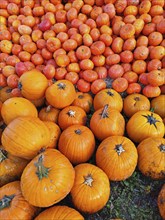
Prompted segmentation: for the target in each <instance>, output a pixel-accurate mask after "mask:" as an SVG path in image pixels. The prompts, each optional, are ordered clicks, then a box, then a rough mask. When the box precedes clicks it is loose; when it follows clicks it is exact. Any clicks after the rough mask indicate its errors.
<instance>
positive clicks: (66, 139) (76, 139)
mask: <svg viewBox="0 0 165 220" xmlns="http://www.w3.org/2000/svg"><path fill="white" fill-rule="evenodd" d="M58 149H59V150H60V152H61V153H62V154H64V155H65V156H66V157H67V158H68V159H69V160H70V162H71V163H73V164H79V163H83V162H87V161H88V160H89V159H90V157H91V156H92V154H93V152H94V149H95V138H94V135H93V133H92V131H91V130H90V129H89V128H88V127H86V126H83V125H72V126H70V127H68V128H67V129H65V130H64V131H63V132H62V134H61V136H60V139H59V143H58Z"/></svg>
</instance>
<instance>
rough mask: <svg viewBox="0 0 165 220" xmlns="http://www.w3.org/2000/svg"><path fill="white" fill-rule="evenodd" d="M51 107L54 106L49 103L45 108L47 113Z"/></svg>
mask: <svg viewBox="0 0 165 220" xmlns="http://www.w3.org/2000/svg"><path fill="white" fill-rule="evenodd" d="M51 108H52V106H51V105H48V106H47V107H46V109H45V112H46V113H48V112H50V110H51Z"/></svg>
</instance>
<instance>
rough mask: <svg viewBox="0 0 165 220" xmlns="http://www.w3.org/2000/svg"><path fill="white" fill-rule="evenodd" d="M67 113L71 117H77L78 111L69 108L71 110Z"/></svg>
mask: <svg viewBox="0 0 165 220" xmlns="http://www.w3.org/2000/svg"><path fill="white" fill-rule="evenodd" d="M67 114H68V115H69V116H70V117H75V114H76V112H75V111H73V110H69V111H68V112H67Z"/></svg>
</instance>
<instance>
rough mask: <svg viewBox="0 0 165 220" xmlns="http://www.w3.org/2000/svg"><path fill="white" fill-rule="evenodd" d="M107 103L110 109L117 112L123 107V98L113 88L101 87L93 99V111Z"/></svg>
mask: <svg viewBox="0 0 165 220" xmlns="http://www.w3.org/2000/svg"><path fill="white" fill-rule="evenodd" d="M105 105H109V107H110V108H111V109H116V110H118V111H119V112H121V111H122V108H123V100H122V98H121V96H120V94H119V93H118V92H116V91H115V90H114V89H103V90H101V91H100V92H98V93H97V94H96V95H95V97H94V99H93V106H94V109H95V111H96V110H98V109H100V108H103V107H104V106H105Z"/></svg>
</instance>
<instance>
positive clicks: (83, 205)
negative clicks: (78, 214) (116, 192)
mask: <svg viewBox="0 0 165 220" xmlns="http://www.w3.org/2000/svg"><path fill="white" fill-rule="evenodd" d="M71 197H72V202H73V204H74V206H75V207H76V208H77V209H78V210H80V211H82V212H85V213H95V212H97V211H99V210H100V209H102V208H103V207H104V206H105V205H106V203H107V201H108V199H109V197H110V183H109V179H108V177H107V175H106V174H105V173H104V171H103V170H101V169H100V168H99V167H97V166H95V165H93V164H89V163H83V164H79V165H77V166H76V167H75V181H74V185H73V187H72V189H71Z"/></svg>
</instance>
